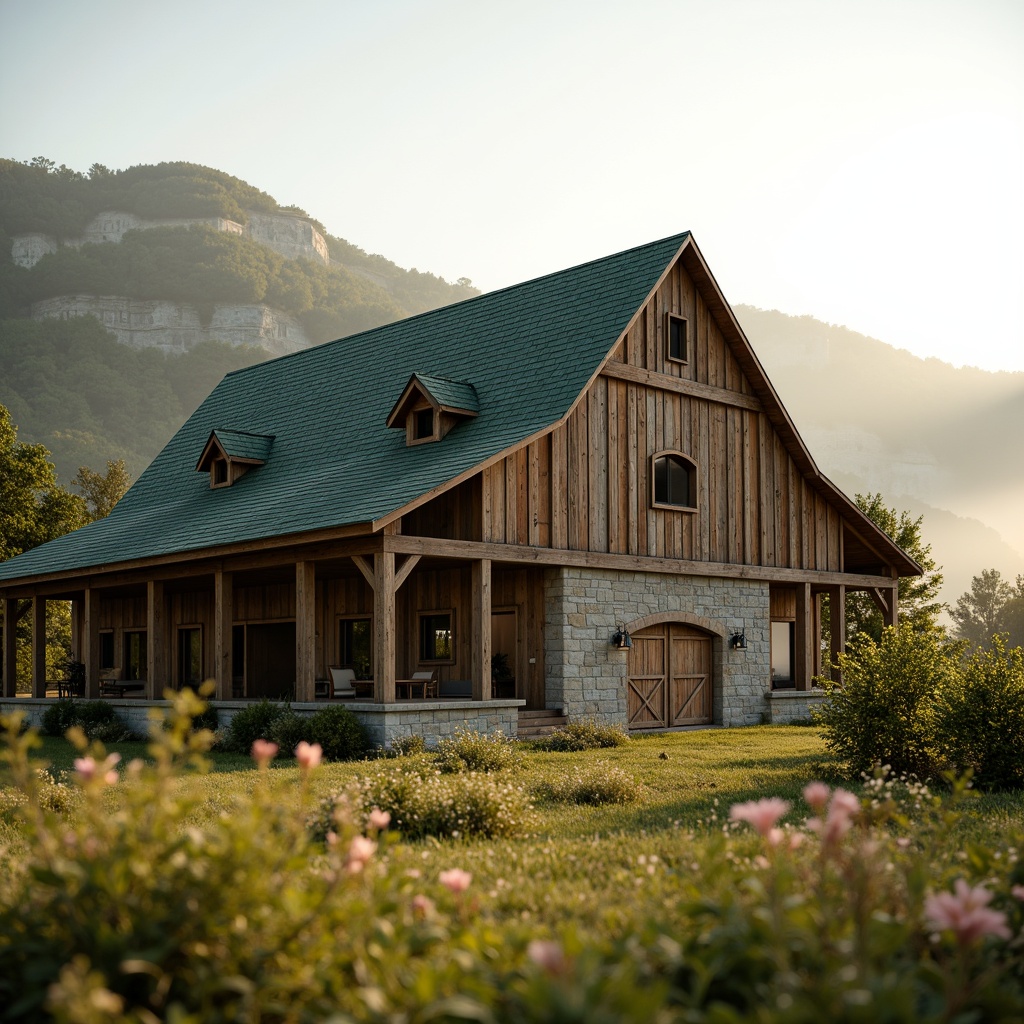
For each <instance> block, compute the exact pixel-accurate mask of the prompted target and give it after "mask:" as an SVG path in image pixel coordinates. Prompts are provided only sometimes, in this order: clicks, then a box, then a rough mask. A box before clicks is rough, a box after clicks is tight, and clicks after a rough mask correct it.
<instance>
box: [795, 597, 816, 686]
mask: <svg viewBox="0 0 1024 1024" xmlns="http://www.w3.org/2000/svg"><path fill="white" fill-rule="evenodd" d="M795 589H796V628H795V629H794V634H795V635H794V639H793V647H794V651H793V679H794V682H795V683H796V688H797V689H798V690H809V689H810V688H811V677H812V676H813V674H814V650H813V648H812V644H813V643H814V630H813V629H812V628H811V627H812V619H813V609H812V607H811V604H812V600H813V599H812V596H811V585H810V583H798V584H797V585H796V588H795Z"/></svg>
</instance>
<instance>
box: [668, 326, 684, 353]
mask: <svg viewBox="0 0 1024 1024" xmlns="http://www.w3.org/2000/svg"><path fill="white" fill-rule="evenodd" d="M668 330H669V339H668V354H669V356H670V357H671V358H672V359H681V360H684V361H685V360H686V321H685V320H679V319H676V318H675V317H673V318H672V319H671V320H669V325H668Z"/></svg>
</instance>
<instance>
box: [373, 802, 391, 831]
mask: <svg viewBox="0 0 1024 1024" xmlns="http://www.w3.org/2000/svg"><path fill="white" fill-rule="evenodd" d="M367 822H368V824H369V826H370V828H375V829H376V830H377V831H378V832H383V831H384V829H386V828H387V827H388V825H390V824H391V815H390V814H388V812H387V811H382V810H381V809H380V808H379V807H374V809H373V810H372V811H370V816H369V818H368V819H367Z"/></svg>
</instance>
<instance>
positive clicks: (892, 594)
mask: <svg viewBox="0 0 1024 1024" xmlns="http://www.w3.org/2000/svg"><path fill="white" fill-rule="evenodd" d="M899 598H900V584H899V580H897V581H896V583H894V584H893V588H892V590H890V591H889V609H888V611H883V612H882V625H884V626H898V625H899V624H900V608H899V606H900V600H899Z"/></svg>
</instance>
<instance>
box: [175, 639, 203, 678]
mask: <svg viewBox="0 0 1024 1024" xmlns="http://www.w3.org/2000/svg"><path fill="white" fill-rule="evenodd" d="M202 675H203V648H202V632H201V631H200V630H198V629H180V630H178V683H179V684H180V685H181V686H198V685H199V684H200V683H201V682H202Z"/></svg>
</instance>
